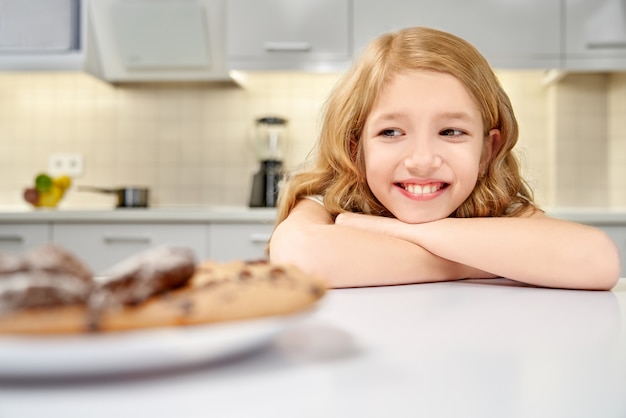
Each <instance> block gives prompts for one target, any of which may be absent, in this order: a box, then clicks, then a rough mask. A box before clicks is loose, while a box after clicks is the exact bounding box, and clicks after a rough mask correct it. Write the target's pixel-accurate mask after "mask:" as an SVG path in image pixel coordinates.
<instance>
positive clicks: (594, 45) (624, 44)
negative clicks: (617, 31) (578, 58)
mask: <svg viewBox="0 0 626 418" xmlns="http://www.w3.org/2000/svg"><path fill="white" fill-rule="evenodd" d="M587 48H589V49H626V40H624V41H607V42H589V43H587Z"/></svg>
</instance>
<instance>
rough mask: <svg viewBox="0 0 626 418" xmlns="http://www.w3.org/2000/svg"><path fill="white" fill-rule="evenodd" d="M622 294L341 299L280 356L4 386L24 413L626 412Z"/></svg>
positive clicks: (502, 286) (536, 291)
mask: <svg viewBox="0 0 626 418" xmlns="http://www.w3.org/2000/svg"><path fill="white" fill-rule="evenodd" d="M624 324H626V279H621V280H620V283H619V284H618V285H617V286H616V287H615V288H614V289H613V291H611V292H594V291H575V290H556V289H545V288H534V287H529V286H523V285H520V284H517V283H515V282H511V281H507V280H503V279H499V280H466V281H458V282H447V283H430V284H418V285H403V286H385V287H372V288H355V289H338V290H332V291H330V293H329V294H328V296H327V297H326V298H325V299H324V300H323V301H322V303H321V305H320V306H319V307H318V308H317V310H315V311H314V312H313V313H311V314H310V315H309V316H307V317H305V318H304V319H303V320H302V321H300V322H297V323H296V324H294V326H293V328H290V329H288V330H286V331H285V332H284V333H282V334H281V335H279V337H277V338H276V339H275V340H274V341H273V342H272V343H271V344H270V345H269V346H267V347H265V348H264V349H261V350H257V351H255V352H252V353H248V354H247V355H243V356H239V357H237V358H233V359H230V360H225V361H224V360H223V361H217V362H214V363H210V364H204V365H198V366H197V367H193V368H187V369H185V370H170V371H168V372H154V373H148V374H144V375H136V376H126V377H124V378H107V379H97V378H93V379H87V380H78V381H63V382H58V381H56V382H27V381H26V382H25V381H21V382H15V381H10V380H0V416H1V417H3V418H14V417H37V416H46V417H64V418H72V417H81V418H82V417H87V416H88V417H90V418H98V417H103V418H111V417H124V416H129V417H137V416H147V417H151V418H157V417H172V416H181V417H206V416H217V417H238V418H239V417H252V416H253V417H259V418H263V417H271V418H277V417H289V418H291V417H299V418H307V417H316V418H317V417H326V418H332V417H341V418H344V417H359V418H366V417H383V416H385V417H394V418H398V417H418V416H423V417H429V418H432V417H455V418H457V417H464V418H466V417H481V418H484V417H498V418H500V417H508V418H511V417H533V418H539V417H549V418H556V417H568V418H575V417H581V418H588V417H602V418H613V417H615V418H617V417H625V416H626V327H625V326H624Z"/></svg>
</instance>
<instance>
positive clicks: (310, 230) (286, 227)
mask: <svg viewBox="0 0 626 418" xmlns="http://www.w3.org/2000/svg"><path fill="white" fill-rule="evenodd" d="M333 223H334V222H333V219H332V217H331V216H330V214H329V213H328V211H326V209H325V208H324V206H322V205H320V204H319V203H318V202H315V201H313V200H310V199H301V200H300V201H298V203H296V206H295V207H294V208H293V209H292V211H291V212H290V213H289V215H288V216H287V218H286V219H285V220H283V221H282V222H281V223H280V224H278V225H277V226H276V228H274V232H273V233H272V238H271V240H270V246H269V255H270V259H271V260H272V261H275V262H281V263H296V261H297V260H295V259H294V256H296V255H297V256H298V257H300V256H301V255H302V254H306V253H307V252H308V251H309V250H310V249H309V248H308V247H309V246H310V245H313V241H314V239H313V237H314V236H315V235H316V234H317V232H318V230H319V228H320V226H322V227H325V228H326V227H328V226H329V225H332V224H333ZM326 229H327V228H326ZM296 264H297V263H296Z"/></svg>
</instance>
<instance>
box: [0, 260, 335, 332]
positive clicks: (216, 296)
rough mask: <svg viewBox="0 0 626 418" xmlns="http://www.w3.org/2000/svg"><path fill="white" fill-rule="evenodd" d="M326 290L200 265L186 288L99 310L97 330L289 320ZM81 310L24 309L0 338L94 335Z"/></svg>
mask: <svg viewBox="0 0 626 418" xmlns="http://www.w3.org/2000/svg"><path fill="white" fill-rule="evenodd" d="M325 292H326V286H325V284H324V282H323V281H322V280H320V279H318V278H316V277H313V276H310V275H308V274H305V273H303V272H302V271H301V270H299V269H297V268H295V267H293V266H287V265H277V264H271V263H268V262H257V263H245V262H234V263H228V264H219V263H214V262H204V263H202V264H200V265H198V266H197V267H196V269H195V273H194V275H193V276H192V277H191V279H190V280H189V281H188V282H187V284H186V285H185V286H183V287H180V288H178V289H174V290H171V291H167V292H164V293H161V294H158V295H155V296H152V297H150V298H148V299H147V300H145V301H143V302H141V303H139V304H135V305H124V306H117V307H111V308H107V309H103V310H102V311H101V312H100V315H99V317H98V324H97V330H98V331H101V332H106V331H121V330H132V329H142V328H153V327H164V326H181V325H185V326H187V325H194V324H206V323H216V322H226V321H234V320H241V319H249V318H258V317H265V316H273V315H287V314H292V313H295V312H299V311H303V310H306V309H308V308H311V307H312V306H313V305H314V304H315V303H316V302H317V301H318V300H319V299H320V298H322V297H323V296H324V294H325ZM91 325H92V324H90V315H89V310H88V308H87V307H85V306H81V305H73V306H59V307H55V308H53V309H28V310H23V311H17V312H13V313H11V314H10V315H4V316H0V333H31V334H34V333H38V334H40V333H80V332H86V331H90V330H93V327H92V326H91Z"/></svg>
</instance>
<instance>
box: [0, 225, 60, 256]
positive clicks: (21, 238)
mask: <svg viewBox="0 0 626 418" xmlns="http://www.w3.org/2000/svg"><path fill="white" fill-rule="evenodd" d="M49 229H50V226H49V225H48V224H0V251H3V252H10V253H22V252H24V251H28V250H30V249H32V248H35V247H40V246H42V245H46V244H47V243H48V242H49Z"/></svg>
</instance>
